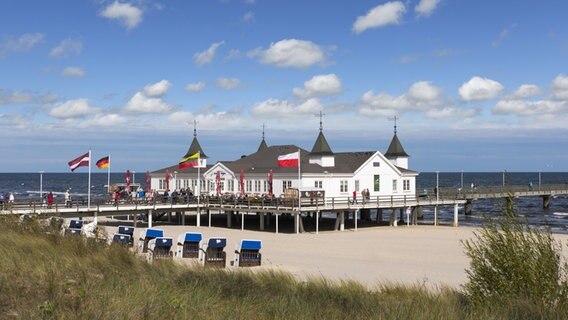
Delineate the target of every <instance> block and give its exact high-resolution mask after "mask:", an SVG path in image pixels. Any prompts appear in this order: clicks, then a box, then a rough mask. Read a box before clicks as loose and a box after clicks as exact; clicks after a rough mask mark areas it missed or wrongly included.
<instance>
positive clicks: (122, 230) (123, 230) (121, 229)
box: [117, 226, 134, 247]
mask: <svg viewBox="0 0 568 320" xmlns="http://www.w3.org/2000/svg"><path fill="white" fill-rule="evenodd" d="M117 234H119V235H126V236H129V240H130V242H129V243H128V245H129V246H131V247H132V246H133V245H134V227H129V226H118V233H117Z"/></svg>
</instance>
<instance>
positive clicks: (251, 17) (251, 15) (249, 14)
mask: <svg viewBox="0 0 568 320" xmlns="http://www.w3.org/2000/svg"><path fill="white" fill-rule="evenodd" d="M242 20H243V21H244V22H252V21H254V12H252V11H248V12H245V14H243V17H242Z"/></svg>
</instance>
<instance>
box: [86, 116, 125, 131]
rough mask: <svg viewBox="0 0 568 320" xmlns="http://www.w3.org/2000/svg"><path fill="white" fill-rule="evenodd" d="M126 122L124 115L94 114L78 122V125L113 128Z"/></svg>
mask: <svg viewBox="0 0 568 320" xmlns="http://www.w3.org/2000/svg"><path fill="white" fill-rule="evenodd" d="M126 122H127V119H126V117H124V116H121V115H119V114H115V113H111V114H96V115H95V117H94V118H92V119H86V120H84V121H82V122H81V123H80V125H79V126H80V127H85V128H89V127H109V128H114V127H116V126H119V125H122V124H125V123H126Z"/></svg>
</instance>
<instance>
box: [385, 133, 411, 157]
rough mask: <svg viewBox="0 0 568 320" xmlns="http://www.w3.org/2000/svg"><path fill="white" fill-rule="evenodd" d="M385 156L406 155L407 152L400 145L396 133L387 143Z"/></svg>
mask: <svg viewBox="0 0 568 320" xmlns="http://www.w3.org/2000/svg"><path fill="white" fill-rule="evenodd" d="M385 157H387V158H396V157H408V154H407V153H406V151H404V148H403V147H402V144H401V143H400V141H399V140H398V137H397V136H396V133H395V134H394V136H393V137H392V141H391V143H390V145H389V148H388V149H387V152H386V153H385Z"/></svg>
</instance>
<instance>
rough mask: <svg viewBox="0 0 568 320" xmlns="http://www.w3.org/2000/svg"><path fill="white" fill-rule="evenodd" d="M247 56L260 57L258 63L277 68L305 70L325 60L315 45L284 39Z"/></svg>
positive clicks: (318, 47) (321, 51)
mask: <svg viewBox="0 0 568 320" xmlns="http://www.w3.org/2000/svg"><path fill="white" fill-rule="evenodd" d="M249 56H251V57H255V56H260V62H261V63H264V64H272V65H275V66H278V67H292V68H307V67H310V66H312V65H314V64H316V63H323V62H324V60H325V54H324V51H323V50H322V49H321V48H320V46H318V45H317V44H315V43H313V42H311V41H306V40H298V39H284V40H280V41H278V42H276V43H271V44H270V48H268V49H266V50H262V49H260V48H259V49H256V50H253V51H251V52H249Z"/></svg>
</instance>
